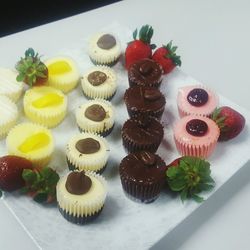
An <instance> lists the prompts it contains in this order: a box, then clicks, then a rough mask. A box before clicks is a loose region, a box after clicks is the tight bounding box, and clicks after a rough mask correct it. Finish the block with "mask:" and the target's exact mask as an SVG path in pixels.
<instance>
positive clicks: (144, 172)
mask: <svg viewBox="0 0 250 250" xmlns="http://www.w3.org/2000/svg"><path fill="white" fill-rule="evenodd" d="M165 171H166V164H165V162H164V161H163V160H162V159H161V158H160V157H159V156H158V155H156V154H152V153H150V152H147V151H140V152H136V153H132V154H129V155H127V156H126V157H125V158H124V159H123V160H122V162H121V164H120V174H121V175H122V176H124V177H125V178H126V176H127V178H129V179H132V180H134V181H136V182H140V183H141V184H145V185H147V184H150V183H152V182H163V183H164V179H165Z"/></svg>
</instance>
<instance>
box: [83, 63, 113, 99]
mask: <svg viewBox="0 0 250 250" xmlns="http://www.w3.org/2000/svg"><path fill="white" fill-rule="evenodd" d="M94 71H101V72H104V73H105V74H106V75H107V76H108V79H107V80H106V82H105V83H103V84H101V85H99V86H93V85H92V84H91V83H89V81H88V75H89V74H90V73H92V72H94ZM81 85H82V90H83V93H84V95H85V96H86V97H88V98H91V99H106V100H110V99H112V97H113V96H114V94H115V92H116V89H117V77H116V73H115V72H114V71H113V70H112V69H111V68H109V67H106V66H100V65H98V66H96V67H93V68H91V69H90V70H89V71H87V72H86V73H85V74H84V75H83V77H82V78H81Z"/></svg>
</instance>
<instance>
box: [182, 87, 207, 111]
mask: <svg viewBox="0 0 250 250" xmlns="http://www.w3.org/2000/svg"><path fill="white" fill-rule="evenodd" d="M187 100H188V102H189V103H190V104H191V105H193V106H195V107H200V106H203V105H204V104H206V103H207V101H208V93H207V91H206V90H204V89H200V88H195V89H193V90H191V91H190V92H189V93H188V96H187Z"/></svg>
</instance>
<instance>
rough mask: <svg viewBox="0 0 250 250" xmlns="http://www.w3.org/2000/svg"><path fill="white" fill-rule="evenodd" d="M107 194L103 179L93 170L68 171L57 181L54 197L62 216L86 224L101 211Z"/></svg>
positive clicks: (73, 221)
mask: <svg viewBox="0 0 250 250" xmlns="http://www.w3.org/2000/svg"><path fill="white" fill-rule="evenodd" d="M106 196H107V183H106V181H105V179H104V178H103V177H102V176H100V175H98V174H95V173H94V172H84V171H81V172H77V171H75V172H70V173H68V174H67V175H66V176H64V177H62V178H61V179H60V180H59V182H58V183H57V187H56V197H57V202H58V208H59V211H60V213H61V214H62V215H63V217H64V218H65V219H66V220H68V221H70V222H72V223H76V224H86V223H88V222H90V221H92V220H93V219H96V218H97V216H98V215H99V214H100V213H101V211H102V209H103V206H104V203H105V199H106Z"/></svg>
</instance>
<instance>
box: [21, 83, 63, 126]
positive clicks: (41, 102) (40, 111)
mask: <svg viewBox="0 0 250 250" xmlns="http://www.w3.org/2000/svg"><path fill="white" fill-rule="evenodd" d="M23 107H24V113H25V115H26V116H27V117H28V118H29V119H30V120H31V121H33V122H35V123H38V124H41V125H44V126H46V127H48V128H53V127H55V126H57V125H58V124H59V123H61V122H62V120H63V119H64V117H65V115H66V112H67V96H65V95H64V94H63V92H62V91H60V90H58V89H56V88H52V87H49V86H39V87H33V88H31V89H29V90H27V91H26V92H25V95H24V98H23Z"/></svg>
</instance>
